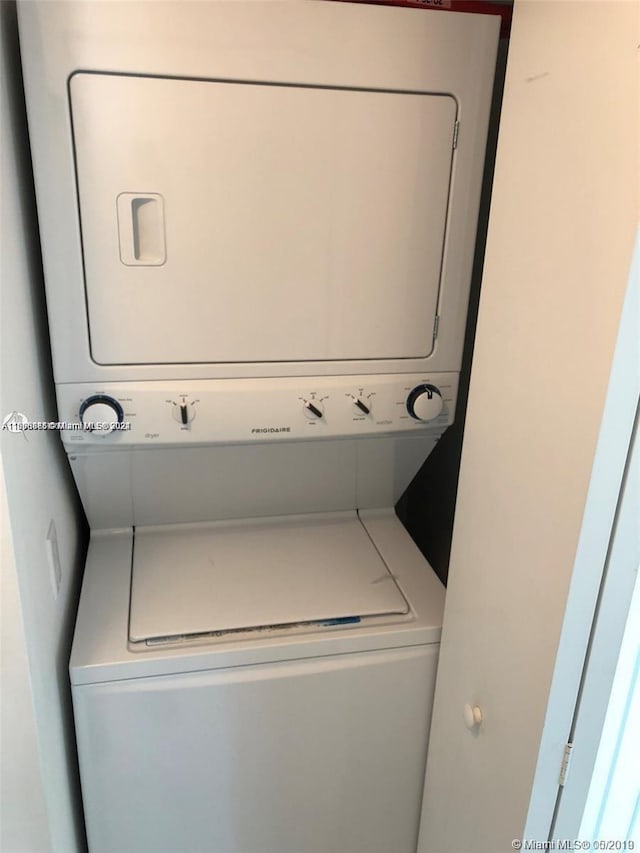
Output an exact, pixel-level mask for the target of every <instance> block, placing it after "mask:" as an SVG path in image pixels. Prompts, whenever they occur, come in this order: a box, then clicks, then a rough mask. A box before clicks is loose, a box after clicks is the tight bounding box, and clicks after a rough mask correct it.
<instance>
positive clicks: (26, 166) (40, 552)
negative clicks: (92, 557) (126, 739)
mask: <svg viewBox="0 0 640 853" xmlns="http://www.w3.org/2000/svg"><path fill="white" fill-rule="evenodd" d="M0 16H1V17H0V25H1V35H2V60H1V71H0V77H1V78H2V113H1V122H0V129H1V132H2V144H1V146H0V147H1V153H2V180H1V184H0V186H1V187H2V243H1V247H2V278H1V288H2V289H1V296H2V325H1V331H2V338H1V363H2V368H1V380H2V385H1V388H0V420H1V419H2V417H4V415H5V414H7V413H8V412H10V411H13V410H17V411H20V412H23V413H24V414H26V415H27V416H28V417H29V418H30V419H32V420H47V421H48V420H55V419H56V415H55V402H54V396H53V387H52V376H51V366H50V361H49V352H48V338H47V330H46V318H45V313H44V297H43V289H42V281H41V271H40V256H39V247H38V242H37V231H36V229H37V224H36V220H35V213H34V208H33V190H32V182H31V173H30V162H29V151H28V143H27V139H26V129H25V124H24V112H23V110H24V106H23V103H22V100H21V99H22V93H21V88H20V76H19V75H20V70H19V57H18V51H17V31H16V23H15V6H14V4H13V3H9V2H2V3H0ZM0 450H1V463H2V465H1V470H2V474H3V476H2V478H1V480H0V489H1V490H2V498H3V500H2V509H3V513H2V755H1V758H2V790H1V793H2V802H1V813H2V822H1V830H0V832H1V835H0V847H1V849H2V851H3V853H19V851H25V853H44V852H45V851H60V853H73V851H75V850H77V849H82V847H83V845H84V836H83V830H82V828H81V819H80V801H79V794H78V788H77V770H76V763H75V762H76V759H75V751H74V741H73V724H72V720H71V707H70V691H69V688H68V683H69V682H68V676H67V661H68V653H69V647H70V639H71V631H72V627H73V618H74V612H75V603H76V598H77V587H78V579H79V569H80V565H81V557H82V549H83V548H84V522H83V516H82V513H81V510H80V508H79V505H78V502H77V500H76V497H75V491H74V488H73V486H72V482H71V478H70V474H69V471H68V466H67V463H66V460H65V459H64V455H63V453H62V447H61V445H60V441H59V437H58V436H57V435H56V434H55V433H53V432H51V433H49V432H40V433H31V434H30V435H29V436H28V437H24V436H22V435H16V434H11V433H8V432H2V433H1V434H0ZM5 491H6V502H5V500H4V497H5ZM7 507H8V510H7ZM52 520H53V521H54V523H55V525H56V528H57V537H58V549H59V554H60V560H61V564H62V583H61V587H60V592H59V595H58V597H57V599H56V598H54V594H53V587H52V584H51V581H50V573H49V566H48V563H47V557H46V549H45V537H46V535H47V531H48V529H49V524H50V522H51V521H52Z"/></svg>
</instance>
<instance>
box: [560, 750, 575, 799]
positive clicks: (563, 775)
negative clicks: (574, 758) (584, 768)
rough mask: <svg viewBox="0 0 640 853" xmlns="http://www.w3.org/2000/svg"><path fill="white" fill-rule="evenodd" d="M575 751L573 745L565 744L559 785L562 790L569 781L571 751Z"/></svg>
mask: <svg viewBox="0 0 640 853" xmlns="http://www.w3.org/2000/svg"><path fill="white" fill-rule="evenodd" d="M572 749H573V744H572V743H567V744H565V747H564V751H563V753H562V762H561V764H560V778H559V779H558V785H560V787H561V788H562V787H563V786H564V784H565V782H566V781H567V774H568V773H569V764H570V762H571V750H572Z"/></svg>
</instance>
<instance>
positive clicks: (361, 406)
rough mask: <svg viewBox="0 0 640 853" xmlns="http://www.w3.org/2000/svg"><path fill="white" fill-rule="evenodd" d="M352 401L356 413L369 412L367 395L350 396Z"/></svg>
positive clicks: (369, 402)
mask: <svg viewBox="0 0 640 853" xmlns="http://www.w3.org/2000/svg"><path fill="white" fill-rule="evenodd" d="M352 403H353V408H354V412H355V414H356V415H368V414H370V413H371V408H372V407H371V400H370V399H369V398H368V397H367V398H364V397H352Z"/></svg>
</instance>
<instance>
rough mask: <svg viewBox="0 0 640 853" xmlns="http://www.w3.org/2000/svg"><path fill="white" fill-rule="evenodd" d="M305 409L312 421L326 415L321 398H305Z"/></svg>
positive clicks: (306, 414)
mask: <svg viewBox="0 0 640 853" xmlns="http://www.w3.org/2000/svg"><path fill="white" fill-rule="evenodd" d="M303 409H304V413H305V416H306V417H307V418H309V420H310V421H317V420H318V419H319V418H321V417H322V416H323V415H324V407H323V405H322V402H321V401H320V400H305V401H304V407H303Z"/></svg>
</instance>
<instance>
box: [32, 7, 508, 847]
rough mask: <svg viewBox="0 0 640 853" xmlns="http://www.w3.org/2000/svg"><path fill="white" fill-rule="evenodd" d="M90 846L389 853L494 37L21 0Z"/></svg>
mask: <svg viewBox="0 0 640 853" xmlns="http://www.w3.org/2000/svg"><path fill="white" fill-rule="evenodd" d="M19 17H20V37H21V49H22V56H23V64H24V75H25V86H26V93H27V108H28V117H29V127H30V135H31V145H32V154H33V160H34V172H35V178H36V192H37V201H38V208H39V220H40V227H41V242H42V248H43V259H44V267H45V278H46V289H47V305H48V312H49V323H50V330H51V342H52V351H53V359H54V372H55V380H56V393H57V399H58V405H59V417H60V419H61V420H65V421H67V422H68V423H69V427H68V429H66V430H65V431H64V433H63V441H64V443H65V448H66V451H67V453H68V457H69V461H70V465H71V468H72V471H73V474H74V477H75V480H76V483H77V486H78V490H79V493H80V496H81V498H82V501H83V505H84V508H85V511H86V514H87V518H88V520H89V523H90V525H91V542H90V547H89V552H88V555H87V563H86V570H85V577H84V582H83V589H82V596H81V601H80V606H79V612H78V619H77V626H76V633H75V639H74V645H73V652H72V658H71V664H70V673H71V682H72V695H73V705H74V714H75V721H76V734H77V743H78V756H79V762H80V772H81V782H82V796H83V802H84V811H85V817H86V825H87V834H88V840H89V847H90V850H91V853H205V851H206V853H214V852H215V853H372V851H380V853H414V851H415V848H416V843H417V836H418V829H419V815H420V809H421V801H422V787H423V776H424V767H425V762H426V754H427V743H428V734H429V722H430V713H431V702H432V696H433V689H434V682H435V671H436V662H437V654H438V643H439V639H440V631H441V626H442V611H443V602H444V590H443V588H442V586H441V584H440V582H439V581H438V580H437V578H436V577H435V575H434V573H433V572H432V570H431V568H430V567H429V566H428V564H427V563H426V562H425V560H424V559H423V557H422V556H421V555H420V553H419V552H418V550H417V549H416V548H415V546H414V545H413V543H412V541H411V540H410V538H409V537H408V535H407V534H406V532H405V531H404V528H403V527H402V525H401V524H400V522H399V521H398V520H397V518H396V516H395V513H394V510H393V506H394V504H395V502H396V501H397V500H398V498H399V497H400V495H401V494H402V492H403V491H404V489H405V488H406V486H407V485H408V484H409V482H410V481H411V479H412V477H413V476H414V474H415V472H416V471H417V470H418V468H419V467H420V465H421V464H422V462H423V461H424V459H425V458H426V456H427V455H428V453H429V452H430V450H431V449H432V448H433V446H434V444H435V443H436V441H437V440H438V438H439V437H440V435H441V434H442V433H443V431H444V430H445V429H446V428H447V426H448V425H449V424H451V423H452V421H453V418H454V414H455V405H456V396H457V383H458V371H459V368H460V360H461V354H462V340H463V333H464V325H465V317H466V304H467V299H468V291H469V280H470V274H471V265H472V259H473V249H474V242H475V225H476V217H477V209H478V201H479V192H480V184H481V178H482V168H483V161H484V145H485V138H486V130H487V122H488V112H489V104H490V97H491V89H492V80H493V67H494V63H495V53H496V47H497V39H498V29H499V20H498V19H497V18H492V17H490V16H484V15H466V14H449V13H444V12H441V11H440V12H430V11H427V10H423V9H418V10H417V9H403V8H387V7H382V6H367V5H365V4H350V3H338V2H279V1H278V0H276V2H269V3H265V2H244V0H238V2H212V3H208V2H198V3H195V2H194V3H180V2H166V3H162V4H155V3H154V4H150V3H134V2H131V3H112V2H91V3H85V2H68V0H65V2H61V3H57V2H42V3H41V2H28V3H24V4H23V5H21V6H20V9H19Z"/></svg>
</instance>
